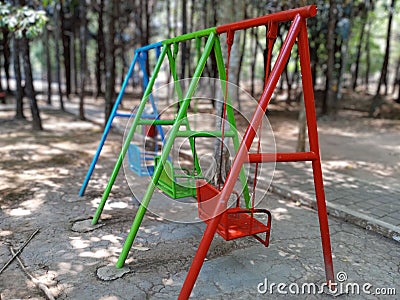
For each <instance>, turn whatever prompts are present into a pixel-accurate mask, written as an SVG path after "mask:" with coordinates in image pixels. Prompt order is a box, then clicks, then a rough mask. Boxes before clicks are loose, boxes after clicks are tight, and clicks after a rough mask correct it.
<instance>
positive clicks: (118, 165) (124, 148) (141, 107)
mask: <svg viewBox="0 0 400 300" xmlns="http://www.w3.org/2000/svg"><path fill="white" fill-rule="evenodd" d="M166 48H167V47H163V50H162V52H161V54H160V57H159V58H158V60H157V63H156V66H155V68H154V73H153V75H152V76H151V79H150V81H149V84H148V85H147V87H146V90H145V92H144V95H143V98H142V100H141V101H140V105H139V107H138V110H137V112H136V116H135V118H134V119H133V124H132V126H131V128H130V130H129V133H128V135H127V137H126V139H125V142H124V144H123V146H122V149H121V152H120V153H119V156H118V160H117V162H116V163H115V166H114V170H113V172H112V174H111V177H110V179H109V180H108V183H107V187H106V189H105V190H104V193H103V196H102V198H101V201H100V203H99V206H98V207H97V210H96V212H95V215H94V217H93V220H92V225H95V224H97V222H98V220H99V218H100V216H101V213H102V211H103V209H104V205H105V204H106V201H107V199H108V196H109V194H110V192H111V188H112V186H113V185H114V182H115V179H116V178H117V175H118V172H119V170H120V168H121V165H122V162H123V160H124V157H125V155H126V152H127V151H128V148H129V144H130V142H131V140H132V138H133V135H134V134H135V130H136V127H137V126H138V124H139V121H140V118H141V116H142V113H143V110H144V108H145V106H146V102H147V99H148V97H149V96H150V94H151V91H152V89H153V86H154V82H155V80H156V78H157V75H158V72H159V71H160V68H161V65H162V62H163V60H164V57H165V54H166Z"/></svg>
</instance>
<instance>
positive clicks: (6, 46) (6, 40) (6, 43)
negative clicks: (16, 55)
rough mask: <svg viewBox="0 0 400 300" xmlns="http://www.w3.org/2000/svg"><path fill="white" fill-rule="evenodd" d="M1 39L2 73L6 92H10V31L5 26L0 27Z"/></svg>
mask: <svg viewBox="0 0 400 300" xmlns="http://www.w3.org/2000/svg"><path fill="white" fill-rule="evenodd" d="M2 34H3V40H2V46H3V57H4V73H5V74H6V80H7V92H11V88H10V61H11V59H10V58H11V52H10V32H9V31H8V30H7V29H6V28H2Z"/></svg>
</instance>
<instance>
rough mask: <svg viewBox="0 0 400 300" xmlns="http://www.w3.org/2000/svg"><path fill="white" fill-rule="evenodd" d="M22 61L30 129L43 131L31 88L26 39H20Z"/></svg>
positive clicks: (27, 42)
mask: <svg viewBox="0 0 400 300" xmlns="http://www.w3.org/2000/svg"><path fill="white" fill-rule="evenodd" d="M21 49H22V59H23V62H24V73H25V91H26V95H27V97H28V98H29V105H30V108H31V112H32V128H33V130H43V127H42V120H41V118H40V113H39V107H38V105H37V101H36V97H35V90H34V87H33V77H32V66H31V59H30V56H29V52H30V51H29V41H28V39H27V38H22V39H21Z"/></svg>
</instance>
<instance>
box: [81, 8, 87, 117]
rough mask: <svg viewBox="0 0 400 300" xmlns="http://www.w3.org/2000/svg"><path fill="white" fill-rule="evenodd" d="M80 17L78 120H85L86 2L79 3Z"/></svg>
mask: <svg viewBox="0 0 400 300" xmlns="http://www.w3.org/2000/svg"><path fill="white" fill-rule="evenodd" d="M79 10H80V11H79V15H80V18H79V19H80V27H79V35H80V46H81V47H80V48H81V68H80V73H81V82H80V89H79V119H80V120H85V110H84V101H85V100H84V99H85V84H86V68H87V66H86V46H87V42H86V40H87V38H86V37H87V35H86V23H87V19H86V0H85V1H82V2H81V5H80V8H79Z"/></svg>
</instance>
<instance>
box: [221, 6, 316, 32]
mask: <svg viewBox="0 0 400 300" xmlns="http://www.w3.org/2000/svg"><path fill="white" fill-rule="evenodd" d="M316 14H317V7H316V6H315V5H310V6H304V7H300V8H295V9H290V10H286V11H281V12H277V13H273V14H269V15H265V16H262V17H257V18H253V19H248V20H243V21H238V22H234V23H230V24H225V25H221V26H218V27H217V33H218V34H220V33H224V32H228V31H230V30H231V31H236V30H242V29H247V28H251V27H256V26H262V25H267V24H268V22H288V21H292V20H293V19H294V17H295V16H296V15H300V16H302V17H303V18H311V17H314V16H315V15H316Z"/></svg>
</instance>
